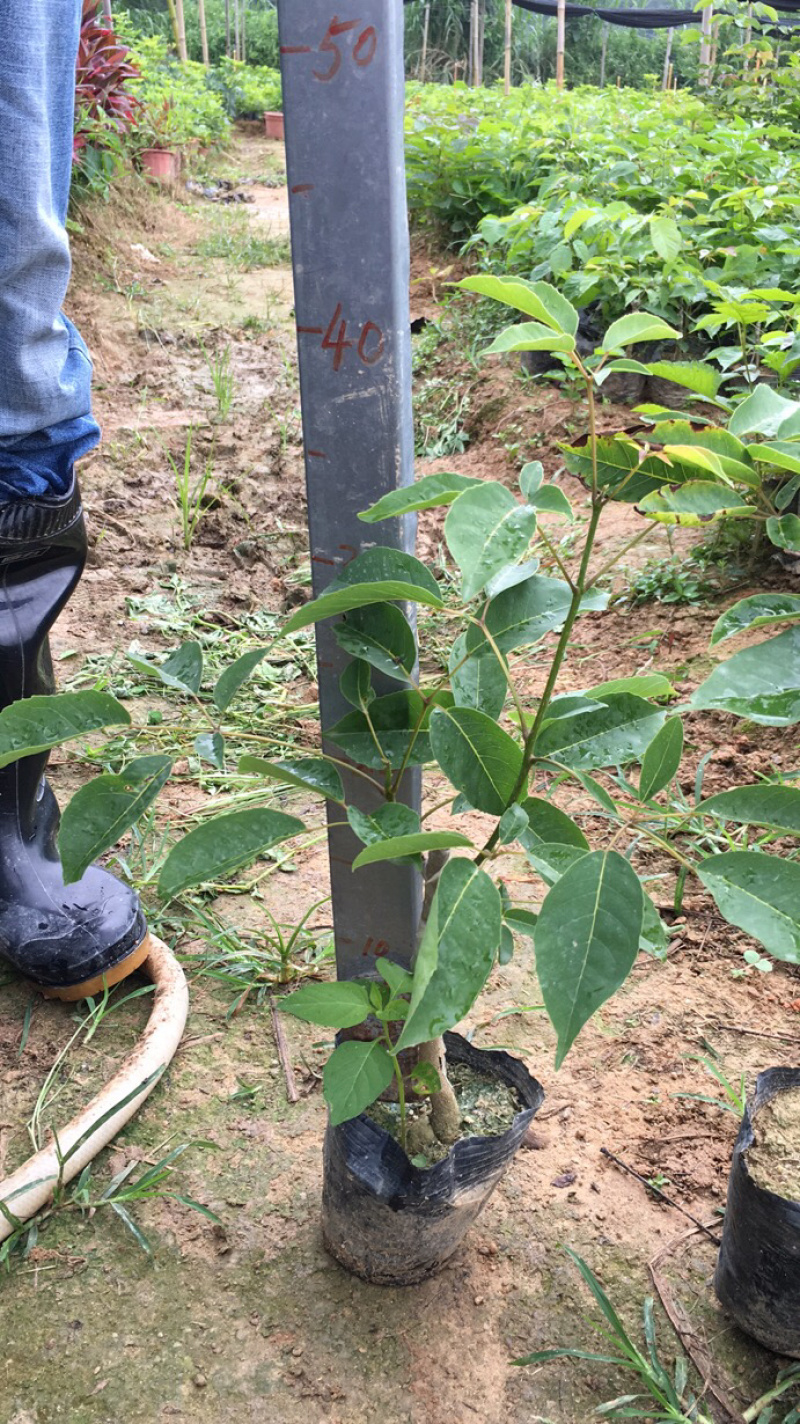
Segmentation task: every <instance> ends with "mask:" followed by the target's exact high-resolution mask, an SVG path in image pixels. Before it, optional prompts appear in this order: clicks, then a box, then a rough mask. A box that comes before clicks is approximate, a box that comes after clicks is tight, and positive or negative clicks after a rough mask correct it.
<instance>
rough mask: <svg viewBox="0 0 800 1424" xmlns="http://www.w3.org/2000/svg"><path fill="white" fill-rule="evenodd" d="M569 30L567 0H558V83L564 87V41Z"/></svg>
mask: <svg viewBox="0 0 800 1424" xmlns="http://www.w3.org/2000/svg"><path fill="white" fill-rule="evenodd" d="M566 31H567V4H566V0H558V32H557V34H558V37H557V39H556V84H557V86H558V88H559V89H563V88H564V41H565V37H566Z"/></svg>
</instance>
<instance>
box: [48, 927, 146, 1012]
mask: <svg viewBox="0 0 800 1424" xmlns="http://www.w3.org/2000/svg"><path fill="white" fill-rule="evenodd" d="M151 947H152V946H151V941H150V934H149V932H147V933H146V934H145V937H144V939H143V940H142V942H141V944H138V945H137V946H136V948H135V949H133V950H131V952H130V954H127V955H126V956H125V958H124V959H121V960H120V962H119V964H115V965H113V966H112V968H111V969H107V970H106V972H105V974H96V975H95V977H94V979H85V980H84V981H83V983H82V984H65V985H52V984H50V985H44V984H36V985H34V988H36V989H38V990H39V991H40V992H41V993H42V994H43V995H44V997H45V998H46V999H60V1000H61V1002H62V1003H64V1004H75V1003H77V1001H78V1000H79V999H88V998H93V997H94V995H95V994H102V993H103V991H104V990H105V989H110V988H112V986H113V985H114V984H119V983H121V982H122V980H123V979H127V977H128V975H129V974H133V973H134V972H135V970H137V969H139V968H140V967H141V965H142V964H144V961H145V960H146V959H147V956H148V955H149V953H150V950H151Z"/></svg>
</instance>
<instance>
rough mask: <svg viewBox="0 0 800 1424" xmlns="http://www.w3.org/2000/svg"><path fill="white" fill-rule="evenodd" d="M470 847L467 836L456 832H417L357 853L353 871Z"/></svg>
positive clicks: (376, 844)
mask: <svg viewBox="0 0 800 1424" xmlns="http://www.w3.org/2000/svg"><path fill="white" fill-rule="evenodd" d="M457 847H467V848H471V847H472V841H471V840H470V838H469V836H462V835H461V834H460V833H459V832H457V831H419V832H417V834H416V835H409V836H393V837H392V838H391V839H390V840H382V841H374V842H373V844H372V845H368V846H367V847H366V849H364V850H362V851H360V852H359V854H358V855H357V856H356V858H355V860H354V861H353V870H360V869H361V866H362V865H376V864H377V863H378V862H379V861H381V860H398V859H400V858H401V857H403V856H407V855H422V854H424V853H425V852H426V851H429V850H454V849H456V848H457Z"/></svg>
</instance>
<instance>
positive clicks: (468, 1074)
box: [367, 1063, 523, 1167]
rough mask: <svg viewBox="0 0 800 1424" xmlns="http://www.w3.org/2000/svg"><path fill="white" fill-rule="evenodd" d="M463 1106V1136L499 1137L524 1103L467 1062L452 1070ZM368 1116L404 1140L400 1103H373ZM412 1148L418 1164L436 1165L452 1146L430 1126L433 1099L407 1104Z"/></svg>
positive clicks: (452, 1082) (457, 1096)
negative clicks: (444, 1141)
mask: <svg viewBox="0 0 800 1424" xmlns="http://www.w3.org/2000/svg"><path fill="white" fill-rule="evenodd" d="M448 1076H449V1078H450V1082H451V1084H452V1086H453V1088H454V1090H455V1094H456V1098H457V1099H458V1105H459V1107H460V1109H461V1135H462V1137H499V1135H500V1133H502V1132H505V1131H506V1130H507V1129H508V1128H509V1127H510V1126H511V1124H512V1122H513V1121H514V1118H515V1117H516V1115H517V1113H518V1112H519V1111H520V1109H521V1107H522V1106H523V1105H522V1104H521V1103H520V1100H519V1098H518V1097H517V1094H516V1092H515V1091H514V1089H513V1088H511V1087H509V1086H508V1084H507V1083H503V1082H500V1081H498V1079H497V1078H488V1077H485V1076H484V1075H483V1074H482V1073H478V1072H476V1070H475V1069H474V1068H471V1067H470V1066H469V1064H467V1063H454V1064H452V1065H451V1066H450V1068H449V1070H448ZM367 1116H368V1117H371V1118H372V1119H373V1121H374V1122H377V1123H378V1126H379V1127H382V1128H383V1129H384V1131H385V1132H388V1133H390V1134H391V1136H392V1137H393V1138H394V1139H395V1141H396V1142H399V1141H400V1108H399V1105H398V1104H397V1103H388V1102H378V1103H373V1105H372V1107H370V1108H368V1109H367ZM407 1116H408V1152H409V1156H410V1157H411V1159H412V1161H413V1162H414V1165H415V1166H416V1167H432V1166H434V1164H435V1163H436V1162H442V1161H443V1160H444V1158H445V1157H446V1156H447V1154H448V1152H449V1151H450V1147H449V1146H447V1145H445V1144H444V1143H442V1142H439V1141H438V1139H437V1138H436V1137H434V1135H433V1130H432V1128H431V1127H430V1126H429V1123H428V1118H429V1116H430V1099H428V1098H425V1099H424V1100H423V1101H422V1102H420V1103H414V1102H412V1103H409V1104H408V1105H407Z"/></svg>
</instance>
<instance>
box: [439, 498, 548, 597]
mask: <svg viewBox="0 0 800 1424" xmlns="http://www.w3.org/2000/svg"><path fill="white" fill-rule="evenodd" d="M535 529H536V512H535V510H533V509H531V508H530V507H529V506H528V505H524V504H518V503H517V501H516V500H515V498H514V496H513V495H512V494H511V492H510V490H507V489H506V488H505V486H504V485H500V484H496V483H495V482H494V481H485V482H484V483H483V484H481V485H479V486H478V487H477V488H475V489H468V490H465V491H464V493H463V494H460V495H459V496H458V499H457V500H456V501H455V504H453V505H452V506H451V508H450V509H449V510H448V514H447V518H446V519H445V523H444V536H445V539H446V540H447V546H448V548H449V550H450V553H451V554H452V556H453V558H454V559H455V561H456V563H457V564H458V566H459V568H460V569H461V572H462V575H463V579H462V588H461V593H462V597H463V598H464V599H465V600H467V601H468V600H469V599H471V598H474V597H475V595H476V594H478V593H480V591H481V589H482V588H483V587H484V586H485V584H486V583H488V581H489V579H490V578H492V577H493V576H494V575H495V574H498V573H499V572H500V570H501V569H504V568H505V567H506V565H507V564H516V563H518V562H519V560H520V559H521V558H522V556H523V554H524V553H525V550H526V549H527V547H528V545H529V543H530V541H531V539H532V537H533V534H534V531H535Z"/></svg>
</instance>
